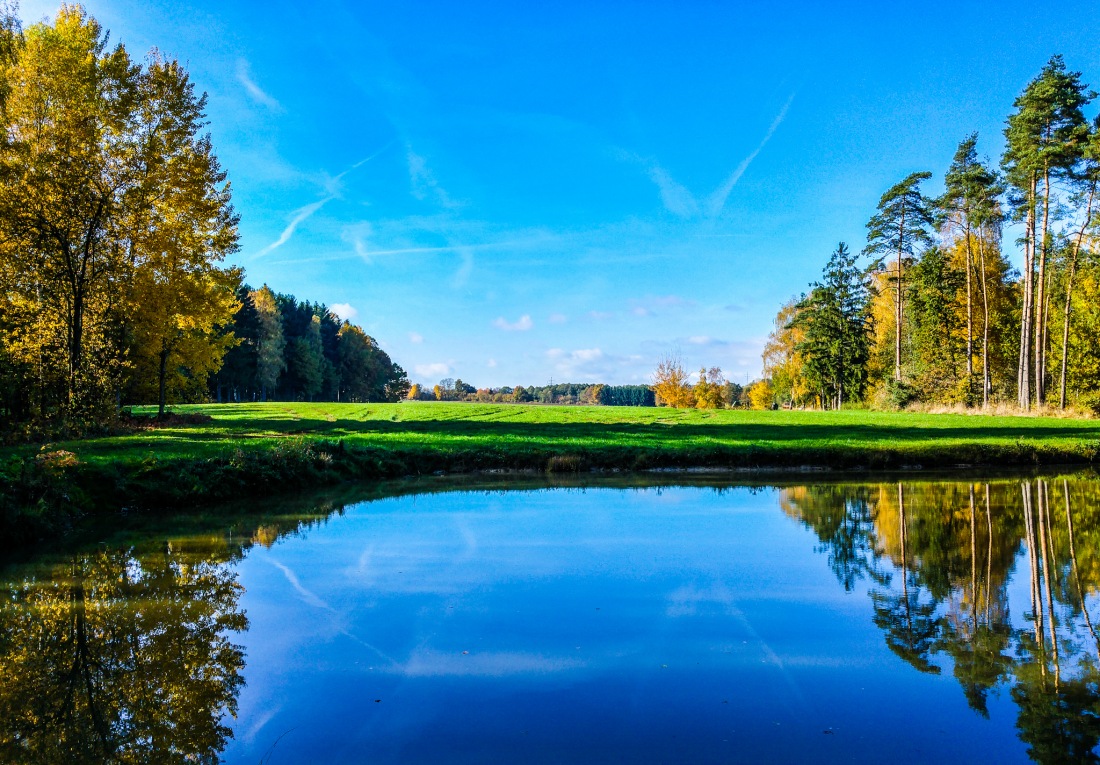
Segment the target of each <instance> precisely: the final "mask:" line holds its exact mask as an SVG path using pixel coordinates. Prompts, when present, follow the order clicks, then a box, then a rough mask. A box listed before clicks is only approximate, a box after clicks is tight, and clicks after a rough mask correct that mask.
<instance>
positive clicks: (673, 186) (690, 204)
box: [649, 165, 699, 218]
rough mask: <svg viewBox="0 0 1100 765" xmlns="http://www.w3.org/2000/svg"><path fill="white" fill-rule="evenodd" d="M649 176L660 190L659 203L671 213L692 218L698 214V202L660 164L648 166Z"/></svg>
mask: <svg viewBox="0 0 1100 765" xmlns="http://www.w3.org/2000/svg"><path fill="white" fill-rule="evenodd" d="M649 178H650V180H652V181H653V182H654V183H655V184H657V189H658V190H659V191H660V192H661V203H662V204H663V205H664V206H665V209H666V210H668V211H669V212H670V213H672V214H673V215H678V216H680V217H681V218H694V217H695V216H696V215H698V214H699V203H698V202H696V201H695V197H694V196H693V195H692V193H691V192H690V191H688V190H687V188H686V187H685V186H683V185H681V184H679V183H677V182H676V181H675V180H673V178H672V176H671V175H669V174H668V171H666V170H665V169H664V168H663V167H661V166H660V165H653V166H652V167H650V168H649Z"/></svg>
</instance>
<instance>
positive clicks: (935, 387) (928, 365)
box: [906, 247, 970, 403]
mask: <svg viewBox="0 0 1100 765" xmlns="http://www.w3.org/2000/svg"><path fill="white" fill-rule="evenodd" d="M964 281H965V277H964V276H963V274H962V273H961V271H960V269H958V268H956V267H955V265H954V263H952V261H951V259H950V258H949V257H948V255H947V253H945V252H944V251H943V250H941V249H940V248H938V247H930V248H929V249H928V250H926V251H925V253H924V255H923V256H922V257H921V259H920V260H919V261H918V262H917V263H916V264H914V266H913V267H912V268H911V269H910V270H909V283H908V285H907V288H906V291H907V293H908V296H909V297H908V302H909V305H910V317H911V321H910V325H911V327H912V350H911V353H910V356H911V361H910V365H909V369H910V375H909V376H910V377H911V379H912V384H913V385H914V386H915V387H916V389H917V390H918V391H919V393H920V396H921V398H923V399H924V400H926V401H928V400H939V401H950V402H956V401H960V400H961V401H963V402H965V403H970V402H969V395H968V394H969V387H970V386H969V382H968V381H969V379H970V378H969V376H968V375H967V374H966V372H965V369H966V367H965V365H964V367H963V370H962V374H960V369H959V364H958V359H959V356H960V355H961V354H962V353H964V352H965V348H966V345H965V342H960V341H961V340H962V338H961V337H960V335H961V334H962V333H961V332H960V329H961V327H960V326H959V325H960V323H961V322H960V321H959V318H958V317H959V314H960V310H959V309H960V304H959V301H958V295H959V292H960V289H961V287H962V285H963V284H964ZM962 307H963V308H965V306H962ZM960 382H962V383H963V386H962V390H961V391H960V386H959V383H960Z"/></svg>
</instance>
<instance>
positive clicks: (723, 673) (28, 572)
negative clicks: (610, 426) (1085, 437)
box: [0, 477, 1100, 765]
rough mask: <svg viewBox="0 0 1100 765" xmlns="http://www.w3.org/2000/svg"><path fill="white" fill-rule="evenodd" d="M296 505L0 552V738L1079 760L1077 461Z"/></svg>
mask: <svg viewBox="0 0 1100 765" xmlns="http://www.w3.org/2000/svg"><path fill="white" fill-rule="evenodd" d="M313 512H315V509H314V508H311V507H306V503H303V506H302V508H301V513H302V515H301V517H300V518H296V517H295V516H294V515H293V514H290V515H283V516H281V517H278V518H272V517H269V518H265V519H254V520H249V519H248V518H244V519H241V518H236V519H235V520H233V521H232V523H229V522H225V521H223V522H222V525H221V526H220V527H217V526H207V527H203V528H199V529H197V530H195V529H193V530H192V531H190V532H188V533H183V532H181V531H170V532H165V531H163V530H160V531H157V532H156V533H151V532H146V533H144V534H136V535H133V536H131V537H130V538H129V539H128V541H127V542H126V543H124V544H123V543H116V542H111V543H103V544H99V545H96V546H95V547H94V548H93V549H92V550H91V551H87V549H85V551H83V552H69V553H65V554H60V553H58V554H53V555H50V556H48V557H43V558H42V559H40V560H37V561H33V562H31V563H26V564H20V565H18V566H11V565H10V566H8V567H6V568H5V569H3V572H2V574H0V761H3V762H33V763H54V762H81V761H87V762H107V761H111V762H114V761H119V762H134V763H142V762H158V763H159V762H217V761H219V760H224V761H226V762H229V763H258V762H263V763H273V764H274V763H299V762H325V763H344V762H356V763H359V762H370V763H384V762H401V763H415V762H424V763H441V762H508V763H513V762H516V763H518V762H525V763H528V762H554V763H574V762H601V763H602V762H624V763H637V762H670V763H672V762H676V763H699V762H747V763H758V762H790V763H796V762H820V763H832V762H891V763H906V762H914V763H917V762H933V761H935V762H945V763H946V762H959V763H967V764H968V765H972V763H974V762H1003V763H1011V762H1028V761H1030V760H1034V761H1038V762H1043V763H1055V762H1096V761H1098V758H1097V753H1098V748H1097V743H1098V740H1100V688H1098V682H1100V669H1098V656H1100V654H1098V651H1100V642H1098V640H1097V632H1096V629H1097V628H1098V627H1100V589H1098V588H1100V483H1098V482H1096V481H1095V480H1089V479H1085V478H1082V477H1070V478H1069V479H1068V480H1064V479H1061V478H1058V479H1034V478H1032V479H1029V480H1004V479H998V480H996V481H992V482H989V483H986V482H975V483H968V482H961V481H958V482H918V481H915V480H907V481H905V482H902V483H900V484H899V483H896V482H889V483H865V484H825V485H818V486H789V487H779V488H768V487H729V488H722V489H716V488H713V487H704V486H680V487H664V488H661V487H650V488H644V489H621V488H601V487H600V486H598V485H597V486H592V487H588V488H585V489H549V490H522V491H519V490H515V491H456V492H448V493H432V494H421V495H412V496H402V497H393V498H388V499H376V500H373V501H370V502H362V503H359V504H352V505H348V506H346V507H344V508H343V509H342V510H341V511H339V512H337V513H334V514H332V515H331V516H329V517H327V518H326V519H323V520H318V519H317V518H316V516H311V519H306V518H307V515H309V514H310V513H313ZM228 526H232V528H231V529H230V528H228Z"/></svg>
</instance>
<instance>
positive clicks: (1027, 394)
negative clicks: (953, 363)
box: [1002, 56, 1094, 409]
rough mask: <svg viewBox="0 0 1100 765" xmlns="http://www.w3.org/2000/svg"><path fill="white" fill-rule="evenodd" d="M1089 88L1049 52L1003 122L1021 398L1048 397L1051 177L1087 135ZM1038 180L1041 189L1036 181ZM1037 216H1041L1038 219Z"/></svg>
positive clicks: (1066, 169) (1075, 155) (1073, 159)
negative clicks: (1018, 270) (1018, 279)
mask: <svg viewBox="0 0 1100 765" xmlns="http://www.w3.org/2000/svg"><path fill="white" fill-rule="evenodd" d="M1093 97H1094V94H1092V93H1091V92H1089V91H1088V90H1087V86H1086V85H1085V84H1084V83H1083V82H1082V81H1081V73H1080V72H1067V71H1066V65H1065V62H1064V61H1063V59H1062V57H1061V56H1052V57H1051V59H1050V61H1048V62H1047V64H1046V66H1044V67H1043V69H1042V71H1041V72H1040V73H1039V75H1038V76H1037V77H1036V78H1035V79H1034V80H1032V81H1031V82H1029V83H1028V84H1027V87H1025V88H1024V92H1023V93H1022V94H1020V96H1019V97H1018V98H1017V99H1016V101H1015V103H1014V106H1015V107H1016V111H1015V112H1014V113H1013V114H1011V115H1009V117H1008V120H1007V125H1006V127H1005V142H1006V147H1005V153H1004V157H1003V159H1002V165H1003V167H1004V171H1005V176H1006V178H1007V179H1008V182H1009V184H1010V185H1011V186H1012V187H1013V189H1014V191H1015V194H1014V195H1013V196H1012V197H1010V200H1011V201H1012V203H1013V207H1014V212H1015V216H1016V218H1017V219H1018V220H1022V221H1023V222H1024V284H1023V287H1024V296H1023V305H1022V316H1021V322H1020V363H1019V371H1018V374H1017V382H1018V390H1019V403H1020V406H1021V407H1023V408H1025V409H1027V408H1029V407H1030V406H1031V401H1032V392H1033V391H1034V399H1035V403H1037V404H1042V403H1044V402H1045V400H1046V356H1047V339H1048V338H1047V335H1048V330H1047V313H1048V305H1047V303H1048V284H1047V282H1048V275H1047V261H1048V257H1049V255H1050V251H1051V247H1052V243H1051V236H1050V224H1051V222H1052V217H1053V214H1054V205H1055V202H1056V201H1057V200H1056V199H1055V196H1056V193H1055V190H1054V188H1053V182H1054V181H1055V180H1057V179H1059V178H1062V177H1066V176H1067V175H1069V174H1070V173H1071V171H1072V169H1073V167H1074V166H1075V165H1076V164H1077V162H1078V161H1079V159H1080V157H1081V153H1082V151H1083V149H1084V144H1085V143H1086V141H1087V138H1088V125H1087V123H1086V122H1085V117H1084V115H1083V114H1082V113H1081V107H1082V106H1084V105H1085V104H1087V103H1088V102H1089V101H1090V100H1091V99H1092V98H1093ZM1040 186H1041V188H1040ZM1040 216H1041V219H1042V222H1041V223H1040V222H1039V218H1040Z"/></svg>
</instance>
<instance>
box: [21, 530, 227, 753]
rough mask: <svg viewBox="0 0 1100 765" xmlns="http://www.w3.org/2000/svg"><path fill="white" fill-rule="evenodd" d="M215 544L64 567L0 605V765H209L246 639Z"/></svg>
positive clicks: (117, 554)
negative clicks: (238, 639) (239, 641)
mask: <svg viewBox="0 0 1100 765" xmlns="http://www.w3.org/2000/svg"><path fill="white" fill-rule="evenodd" d="M235 554H236V553H235V552H234V551H233V550H231V549H230V548H229V547H228V546H226V545H225V544H224V542H223V541H222V540H220V539H217V540H200V541H195V540H188V541H186V542H176V543H166V544H165V545H164V546H163V547H162V548H161V549H159V550H154V551H151V552H141V553H139V552H138V551H136V550H135V549H133V548H129V549H123V550H110V551H99V552H95V553H91V554H78V555H73V556H71V557H70V559H69V560H68V561H67V562H66V563H64V564H59V565H56V566H53V567H50V568H48V569H46V568H40V569H39V574H38V575H37V576H34V577H33V578H32V577H30V576H25V577H24V578H23V579H22V580H21V581H19V582H17V583H14V584H12V585H10V586H9V587H10V589H9V590H8V592H6V593H5V596H4V600H3V603H0V761H3V762H12V763H60V762H66V763H83V762H87V763H102V762H118V763H176V762H179V763H184V762H186V763H195V762H200V763H205V762H217V761H218V755H219V753H220V752H221V751H222V750H223V749H224V747H225V742H226V738H227V737H229V736H231V735H232V734H231V731H230V729H229V728H228V727H227V726H226V725H225V724H224V718H225V716H226V715H234V714H235V713H236V709H237V694H238V692H239V690H240V688H241V686H242V685H243V683H244V680H243V677H242V675H241V671H242V668H243V666H244V655H243V653H242V651H241V649H240V647H239V646H237V645H235V644H234V643H233V642H232V640H231V635H232V633H234V632H241V631H244V630H246V629H247V628H248V622H247V620H246V618H245V615H244V613H243V612H242V611H241V610H240V609H239V607H238V599H239V596H240V590H241V588H240V585H239V584H238V583H237V581H236V575H235V573H234V571H233V569H232V568H231V567H230V565H228V564H229V561H230V560H231V559H232V558H233V557H235Z"/></svg>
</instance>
